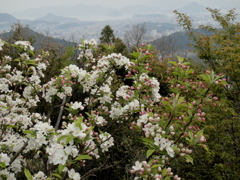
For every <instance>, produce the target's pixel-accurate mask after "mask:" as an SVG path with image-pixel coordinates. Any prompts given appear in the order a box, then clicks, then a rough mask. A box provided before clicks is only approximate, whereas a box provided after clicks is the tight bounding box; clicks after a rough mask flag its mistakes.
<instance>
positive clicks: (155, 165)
mask: <svg viewBox="0 0 240 180" xmlns="http://www.w3.org/2000/svg"><path fill="white" fill-rule="evenodd" d="M159 166H161V165H160V164H154V165H153V166H152V167H151V169H153V168H158V167H159Z"/></svg>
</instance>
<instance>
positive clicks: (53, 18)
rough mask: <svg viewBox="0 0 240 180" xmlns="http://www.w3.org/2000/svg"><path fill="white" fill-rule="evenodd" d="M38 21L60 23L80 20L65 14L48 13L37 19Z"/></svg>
mask: <svg viewBox="0 0 240 180" xmlns="http://www.w3.org/2000/svg"><path fill="white" fill-rule="evenodd" d="M36 20H37V21H40V20H42V21H48V22H59V23H78V22H79V20H78V19H76V18H69V17H63V16H56V15H54V14H52V13H48V14H47V15H46V16H43V17H40V18H37V19H36Z"/></svg>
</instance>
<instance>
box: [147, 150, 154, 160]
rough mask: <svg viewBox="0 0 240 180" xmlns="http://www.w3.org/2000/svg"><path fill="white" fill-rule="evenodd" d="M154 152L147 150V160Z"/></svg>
mask: <svg viewBox="0 0 240 180" xmlns="http://www.w3.org/2000/svg"><path fill="white" fill-rule="evenodd" d="M154 151H155V150H154V149H149V150H148V151H147V158H148V157H149V156H151V155H152V153H153V152H154Z"/></svg>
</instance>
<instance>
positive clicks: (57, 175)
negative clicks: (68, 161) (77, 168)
mask: <svg viewBox="0 0 240 180" xmlns="http://www.w3.org/2000/svg"><path fill="white" fill-rule="evenodd" d="M52 175H53V176H56V177H58V178H60V179H62V176H60V175H59V174H54V173H52Z"/></svg>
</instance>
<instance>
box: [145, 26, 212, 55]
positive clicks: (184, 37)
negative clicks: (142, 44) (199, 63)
mask: <svg viewBox="0 0 240 180" xmlns="http://www.w3.org/2000/svg"><path fill="white" fill-rule="evenodd" d="M189 32H190V31H180V32H175V33H173V34H171V35H168V36H164V37H161V38H158V39H156V40H154V41H152V42H150V44H152V45H153V46H156V45H157V44H158V42H159V41H160V42H161V41H162V40H163V39H164V41H165V42H166V43H167V42H168V41H169V42H170V41H173V42H174V44H175V47H176V48H177V49H179V50H180V51H181V50H191V49H193V48H192V47H189V46H188V45H189V44H194V41H192V40H190V39H189ZM193 32H195V33H199V34H205V35H208V36H210V35H212V33H211V32H208V31H206V30H202V29H194V30H193Z"/></svg>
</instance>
